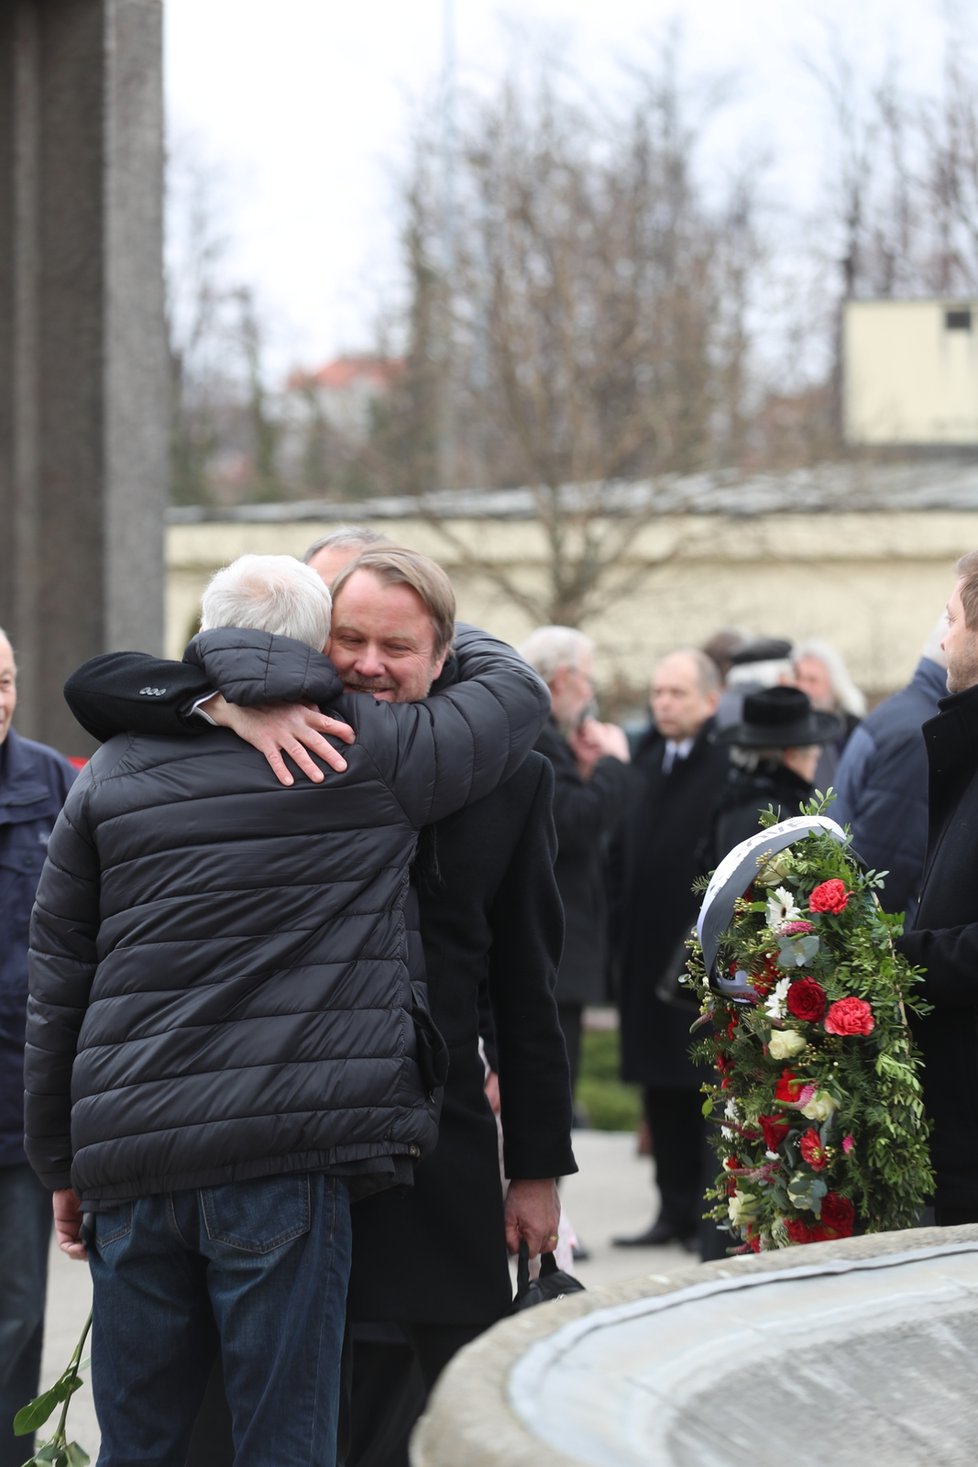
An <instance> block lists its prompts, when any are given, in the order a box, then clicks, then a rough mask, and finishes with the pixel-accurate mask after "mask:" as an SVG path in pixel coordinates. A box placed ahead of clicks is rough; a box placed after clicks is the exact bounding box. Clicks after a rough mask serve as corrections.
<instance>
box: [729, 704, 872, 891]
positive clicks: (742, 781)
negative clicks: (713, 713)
mask: <svg viewBox="0 0 978 1467" xmlns="http://www.w3.org/2000/svg"><path fill="white" fill-rule="evenodd" d="M842 730H843V724H842V720H841V719H840V718H837V717H836V716H835V714H834V713H822V712H820V711H819V710H817V709H815V708H813V707H812V705H811V703H810V701H809V699H808V697H807V696H806V694H805V693H803V692H802V691H801V689H800V688H792V687H776V688H762V689H760V691H759V692H756V693H748V694H747V695H746V697H745V698H744V705H743V712H742V715H741V721H740V722H739V723H734V724H731V725H729V726H728V727H726V728H719V729H717V730H716V731H715V733H714V735H713V737H714V740H715V742H716V743H718V744H729V745H730V763H731V771H730V779H729V781H728V783H727V785H726V787H725V789H724V791H723V793H722V795H721V797H720V801H719V803H718V805H717V810H716V814H715V816H714V821H713V833H712V840H711V845H712V850H711V851H710V853H709V867H710V869H712V868H713V867H715V866H717V865H718V864H719V862H720V861H721V860H722V859H723V857H724V856H725V855H726V854H727V852H728V851H730V850H732V849H733V847H734V846H735V845H738V844H739V843H740V841H742V840H746V839H747V838H748V836H751V835H755V834H756V833H757V830H758V828H759V827H758V816H759V815H760V813H761V811H762V810H766V809H767V807H768V805H773V806H774V808H775V809H776V810H778V811H779V815H778V819H779V820H786V819H787V818H788V817H789V816H790V815H797V814H798V807H799V805H801V804H802V802H803V801H805V800H809V799H811V796H812V794H813V793H814V787H813V785H812V780H813V779H814V776H815V766H816V765H817V763H818V756H819V750H820V749H821V746H822V745H823V744H826V743H829V742H831V741H832V740H833V739H836V738H838V737H839V735H840V733H841V732H842Z"/></svg>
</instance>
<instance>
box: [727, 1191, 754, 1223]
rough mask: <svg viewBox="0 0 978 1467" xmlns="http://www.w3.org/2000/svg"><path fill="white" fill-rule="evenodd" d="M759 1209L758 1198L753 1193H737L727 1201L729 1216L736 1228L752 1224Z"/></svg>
mask: <svg viewBox="0 0 978 1467" xmlns="http://www.w3.org/2000/svg"><path fill="white" fill-rule="evenodd" d="M756 1208H757V1198H756V1197H755V1196H754V1194H753V1193H752V1192H735V1193H734V1194H733V1196H732V1197H731V1198H729V1199H728V1201H727V1215H728V1217H729V1218H730V1221H731V1223H732V1224H733V1226H734V1227H735V1228H739V1227H741V1226H742V1225H743V1224H744V1223H747V1222H750V1220H751V1219H752V1218H753V1216H754V1213H755V1211H756Z"/></svg>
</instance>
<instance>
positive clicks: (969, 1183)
mask: <svg viewBox="0 0 978 1467" xmlns="http://www.w3.org/2000/svg"><path fill="white" fill-rule="evenodd" d="M940 708H941V712H940V713H939V714H938V716H937V717H936V718H932V719H930V720H929V721H928V722H927V723H925V724H924V729H923V732H924V739H925V742H926V745H927V758H928V764H929V769H930V784H929V791H930V815H929V823H928V839H927V860H926V864H925V867H924V876H923V883H922V887H921V894H920V905H919V907H918V909H917V915H916V917H915V919H914V925H913V929H912V930H911V931H910V932H908V933H906V934H905V935H904V936H903V937H901V938H899V939H898V940H897V945H898V947H899V948H900V949H901V951H902V952H903V953H904V954H905V955H906V956H907V957H908V958H909V959H910V961H911V962H912V963H915V964H919V965H920V966H922V967H923V968H925V969H926V974H927V976H926V981H925V984H924V986H923V996H924V997H925V998H926V999H927V1001H928V1002H929V1003H931V1004H933V1010H932V1012H931V1013H929V1014H927V1015H926V1016H925V1017H924V1018H920V1019H915V1020H914V1029H915V1031H916V1034H917V1038H918V1041H919V1043H920V1048H921V1050H922V1052H923V1058H924V1102H925V1105H926V1108H927V1111H928V1113H929V1115H930V1117H931V1120H932V1121H933V1126H934V1130H933V1135H932V1138H931V1156H932V1159H933V1163H934V1170H935V1173H936V1180H937V1186H936V1193H935V1201H936V1203H937V1206H938V1207H939V1208H941V1207H953V1208H969V1209H973V1208H976V1207H978V687H973V688H968V689H967V690H966V691H965V692H963V693H955V694H953V695H952V696H951V697H949V698H944V699H942V700H941V704H940Z"/></svg>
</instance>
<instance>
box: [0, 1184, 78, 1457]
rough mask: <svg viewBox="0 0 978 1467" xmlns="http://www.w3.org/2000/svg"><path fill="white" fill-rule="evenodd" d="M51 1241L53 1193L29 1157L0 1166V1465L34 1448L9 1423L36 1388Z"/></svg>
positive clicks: (24, 1455)
mask: <svg viewBox="0 0 978 1467" xmlns="http://www.w3.org/2000/svg"><path fill="white" fill-rule="evenodd" d="M50 1242H51V1193H50V1192H48V1191H47V1189H46V1188H44V1187H42V1186H41V1184H40V1182H39V1181H38V1180H37V1178H36V1177H35V1175H34V1173H33V1172H32V1171H31V1169H30V1167H29V1166H28V1165H27V1163H26V1162H24V1163H23V1165H22V1166H4V1167H0V1467H20V1464H21V1463H22V1462H25V1461H26V1460H27V1458H28V1457H30V1456H31V1455H32V1453H33V1450H34V1446H33V1441H34V1439H33V1437H26V1436H14V1434H13V1431H12V1429H11V1423H12V1422H13V1419H14V1416H15V1415H16V1413H17V1412H18V1411H19V1410H20V1408H21V1406H26V1405H27V1402H28V1401H30V1400H33V1398H34V1397H35V1396H36V1395H37V1391H38V1377H39V1375H40V1372H41V1347H42V1345H43V1342H44V1300H45V1295H46V1293H47V1283H48V1248H49V1246H50ZM82 1323H83V1321H82V1320H79V1322H78V1328H79V1331H80V1330H81V1326H82Z"/></svg>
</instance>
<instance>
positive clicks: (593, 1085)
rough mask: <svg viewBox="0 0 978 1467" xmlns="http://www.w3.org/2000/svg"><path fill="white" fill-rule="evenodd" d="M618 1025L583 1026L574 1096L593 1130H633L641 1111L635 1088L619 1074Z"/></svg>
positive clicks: (640, 1103) (639, 1099) (637, 1092)
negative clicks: (603, 1026) (622, 1079)
mask: <svg viewBox="0 0 978 1467" xmlns="http://www.w3.org/2000/svg"><path fill="white" fill-rule="evenodd" d="M618 1073H619V1049H618V1030H617V1029H586V1030H585V1031H584V1035H583V1038H582V1041H581V1069H580V1075H579V1077H578V1082H577V1099H578V1102H579V1104H580V1106H581V1108H582V1110H584V1111H585V1112H586V1114H587V1118H588V1121H589V1123H590V1124H591V1125H592V1126H593V1127H594V1129H595V1130H596V1131H634V1130H635V1128H636V1127H637V1126H638V1124H639V1121H640V1119H641V1115H642V1101H641V1097H640V1095H639V1091H638V1088H637V1087H636V1086H634V1085H625V1084H623V1083H622V1081H621V1080H620V1079H619V1078H618Z"/></svg>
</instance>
